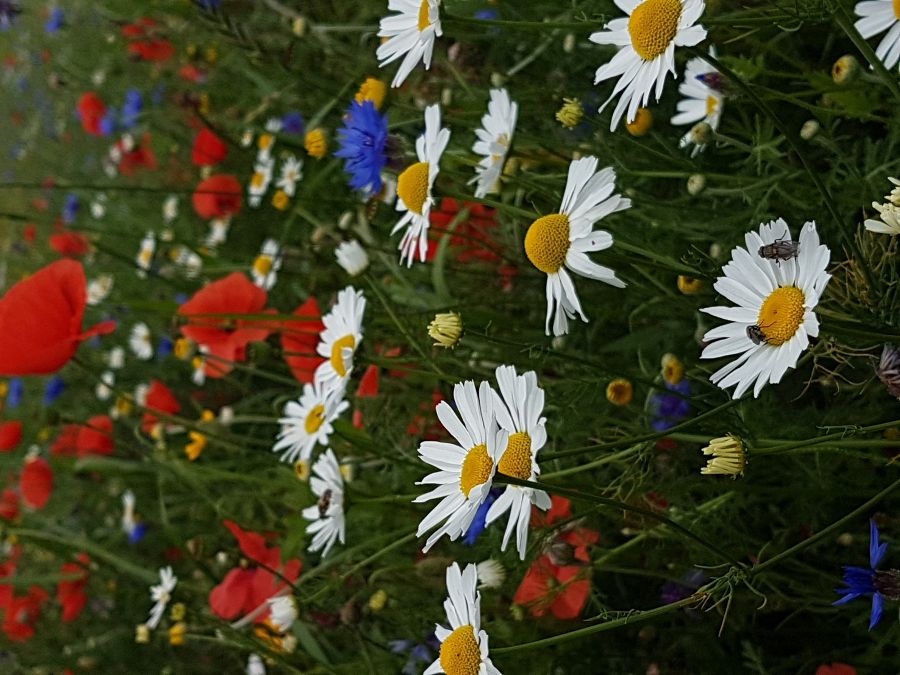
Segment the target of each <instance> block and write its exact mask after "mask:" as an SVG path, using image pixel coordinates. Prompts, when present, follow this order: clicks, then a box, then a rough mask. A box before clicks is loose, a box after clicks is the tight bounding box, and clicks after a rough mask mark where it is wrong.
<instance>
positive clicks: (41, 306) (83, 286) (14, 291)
mask: <svg viewBox="0 0 900 675" xmlns="http://www.w3.org/2000/svg"><path fill="white" fill-rule="evenodd" d="M86 304H87V281H86V280H85V277H84V269H83V268H82V267H81V264H80V263H77V262H75V261H74V260H58V261H57V262H55V263H51V264H50V265H47V266H46V267H44V268H43V269H41V270H39V271H38V272H36V273H35V274H33V275H32V276H30V277H28V278H27V279H25V280H24V281H20V282H19V283H17V284H16V285H15V286H13V287H12V288H11V289H9V291H8V292H7V293H6V295H5V296H4V297H3V298H2V299H0V375H47V374H49V373H55V372H56V371H57V370H59V369H60V368H62V367H63V366H64V365H65V364H66V363H67V362H68V361H69V359H71V358H72V356H74V355H75V351H76V350H77V349H78V345H79V344H80V343H81V342H82V341H84V340H87V339H89V338H92V337H93V336H95V335H103V334H106V333H110V332H112V331H113V330H114V329H115V326H116V324H115V322H113V321H104V322H103V323H100V324H97V325H96V326H94V327H93V328H91V329H89V330H87V331H85V332H82V326H81V321H82V318H83V317H84V308H85V305H86Z"/></svg>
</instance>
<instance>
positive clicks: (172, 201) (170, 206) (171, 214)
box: [162, 195, 178, 223]
mask: <svg viewBox="0 0 900 675" xmlns="http://www.w3.org/2000/svg"><path fill="white" fill-rule="evenodd" d="M162 215H163V220H164V221H165V222H166V223H171V222H172V221H173V220H175V219H176V218H177V217H178V196H177V195H169V196H168V197H166V200H165V201H164V202H163V206H162Z"/></svg>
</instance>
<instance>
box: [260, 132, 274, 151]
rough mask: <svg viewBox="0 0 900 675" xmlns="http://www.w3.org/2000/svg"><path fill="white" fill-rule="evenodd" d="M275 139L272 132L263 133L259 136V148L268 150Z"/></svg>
mask: <svg viewBox="0 0 900 675" xmlns="http://www.w3.org/2000/svg"><path fill="white" fill-rule="evenodd" d="M274 141H275V137H274V136H273V135H272V134H263V135H262V136H260V137H259V149H260V150H263V151H265V150H268V149H269V148H271V147H272V143H273V142H274Z"/></svg>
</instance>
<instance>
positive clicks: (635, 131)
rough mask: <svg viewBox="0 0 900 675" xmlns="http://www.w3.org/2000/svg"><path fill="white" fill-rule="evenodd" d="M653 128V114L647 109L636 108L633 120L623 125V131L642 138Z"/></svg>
mask: <svg viewBox="0 0 900 675" xmlns="http://www.w3.org/2000/svg"><path fill="white" fill-rule="evenodd" d="M652 126H653V113H651V112H650V111H649V110H648V109H647V108H638V109H637V113H635V115H634V119H633V120H631V121H630V122H628V123H627V124H626V125H625V129H626V130H627V131H628V133H629V134H631V135H632V136H643V135H644V134H646V133H647V132H648V131H650V129H651V127H652Z"/></svg>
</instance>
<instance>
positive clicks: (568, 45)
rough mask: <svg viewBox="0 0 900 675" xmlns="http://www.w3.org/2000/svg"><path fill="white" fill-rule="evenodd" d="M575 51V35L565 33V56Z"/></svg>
mask: <svg viewBox="0 0 900 675" xmlns="http://www.w3.org/2000/svg"><path fill="white" fill-rule="evenodd" d="M574 49H575V34H574V33H566V37H565V38H563V51H564V52H565V53H566V54H571V53H572V52H573V51H574Z"/></svg>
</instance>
